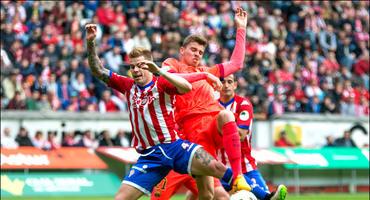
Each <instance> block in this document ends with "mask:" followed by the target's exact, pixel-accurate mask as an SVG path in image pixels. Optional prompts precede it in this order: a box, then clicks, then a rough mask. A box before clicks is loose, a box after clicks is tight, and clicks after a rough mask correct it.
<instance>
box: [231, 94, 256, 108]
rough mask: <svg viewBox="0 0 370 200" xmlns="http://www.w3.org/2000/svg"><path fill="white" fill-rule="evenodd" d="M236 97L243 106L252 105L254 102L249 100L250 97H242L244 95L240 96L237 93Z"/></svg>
mask: <svg viewBox="0 0 370 200" xmlns="http://www.w3.org/2000/svg"><path fill="white" fill-rule="evenodd" d="M234 99H235V102H236V103H238V104H239V105H241V106H243V105H245V106H252V103H251V102H250V101H249V99H248V98H245V97H242V96H239V95H235V96H234Z"/></svg>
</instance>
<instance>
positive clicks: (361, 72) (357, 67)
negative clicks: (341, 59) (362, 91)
mask: <svg viewBox="0 0 370 200" xmlns="http://www.w3.org/2000/svg"><path fill="white" fill-rule="evenodd" d="M369 71H370V67H369V51H364V53H363V54H362V55H361V57H360V59H359V60H358V61H357V62H356V63H355V64H354V65H353V72H354V73H355V74H356V75H357V76H359V77H361V78H362V79H363V81H364V84H365V87H366V88H367V89H369Z"/></svg>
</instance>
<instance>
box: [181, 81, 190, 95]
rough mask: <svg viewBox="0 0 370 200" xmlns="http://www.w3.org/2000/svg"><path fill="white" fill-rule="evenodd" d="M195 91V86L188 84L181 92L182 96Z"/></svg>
mask: <svg viewBox="0 0 370 200" xmlns="http://www.w3.org/2000/svg"><path fill="white" fill-rule="evenodd" d="M192 89H193V86H192V85H191V84H190V83H189V82H186V83H184V85H183V87H181V90H180V91H179V92H180V93H181V94H185V93H188V92H190V91H191V90H192Z"/></svg>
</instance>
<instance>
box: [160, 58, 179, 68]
mask: <svg viewBox="0 0 370 200" xmlns="http://www.w3.org/2000/svg"><path fill="white" fill-rule="evenodd" d="M162 67H169V68H179V67H180V62H179V61H178V60H177V59H176V58H167V59H166V60H164V61H163V63H162Z"/></svg>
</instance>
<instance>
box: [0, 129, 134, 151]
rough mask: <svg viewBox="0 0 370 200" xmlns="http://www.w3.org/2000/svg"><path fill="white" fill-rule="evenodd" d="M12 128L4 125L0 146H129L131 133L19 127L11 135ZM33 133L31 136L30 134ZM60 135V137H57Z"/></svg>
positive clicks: (9, 147)
mask: <svg viewBox="0 0 370 200" xmlns="http://www.w3.org/2000/svg"><path fill="white" fill-rule="evenodd" d="M11 132H12V130H11V129H10V128H9V127H5V128H4V129H3V131H2V134H1V147H2V148H8V149H14V148H18V147H22V146H32V147H36V148H39V149H42V150H54V149H59V148H61V147H86V148H91V149H96V148H98V147H113V146H120V147H130V146H131V145H130V143H131V133H129V132H125V131H123V130H117V132H116V134H115V136H114V137H112V133H110V132H109V131H108V130H104V131H101V132H100V133H98V132H93V131H91V130H84V131H80V130H75V131H62V132H59V133H58V132H57V131H47V132H43V131H40V130H38V131H36V132H35V133H34V134H30V133H29V131H28V130H27V129H26V128H25V127H20V128H19V130H18V133H17V135H16V137H14V136H12V135H11ZM31 135H33V136H31ZM58 136H61V139H60V138H59V139H58Z"/></svg>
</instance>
